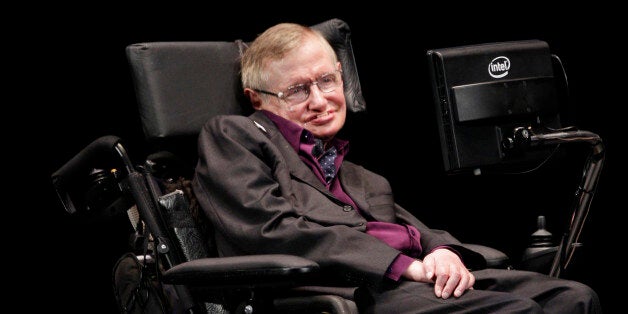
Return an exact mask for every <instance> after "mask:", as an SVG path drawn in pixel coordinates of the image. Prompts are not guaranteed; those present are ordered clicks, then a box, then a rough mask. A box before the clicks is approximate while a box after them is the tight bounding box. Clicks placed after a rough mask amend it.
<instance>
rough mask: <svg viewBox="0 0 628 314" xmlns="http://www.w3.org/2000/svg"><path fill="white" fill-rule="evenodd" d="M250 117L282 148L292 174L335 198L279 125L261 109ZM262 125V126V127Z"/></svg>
mask: <svg viewBox="0 0 628 314" xmlns="http://www.w3.org/2000/svg"><path fill="white" fill-rule="evenodd" d="M250 118H251V119H252V120H253V122H254V123H256V125H258V128H259V129H260V130H262V131H263V132H265V133H266V135H267V136H268V138H269V139H270V140H271V141H272V142H273V144H275V146H276V147H277V148H278V149H279V150H280V152H281V155H282V156H283V157H284V158H285V160H286V164H287V166H288V170H289V171H290V174H292V176H294V177H296V178H298V179H299V180H301V181H303V182H305V183H307V184H309V185H311V186H312V187H314V188H316V189H317V190H319V191H320V192H321V193H324V194H326V195H327V196H329V197H332V198H334V199H336V198H335V196H334V195H333V194H331V192H329V191H328V190H327V188H326V187H325V186H324V185H323V183H321V181H320V180H319V179H318V178H317V177H316V175H314V173H313V172H312V170H311V169H310V168H309V167H308V166H307V165H306V164H305V163H304V162H303V161H302V160H301V158H299V155H298V154H297V152H295V151H294V149H293V148H292V146H290V143H288V141H286V139H285V138H284V137H283V135H281V132H279V129H277V126H276V125H275V124H274V123H273V122H272V121H271V120H270V119H268V117H266V115H265V114H264V113H262V112H261V111H256V112H254V113H253V114H252V115H251V116H250ZM260 126H261V127H260Z"/></svg>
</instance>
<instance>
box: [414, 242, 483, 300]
mask: <svg viewBox="0 0 628 314" xmlns="http://www.w3.org/2000/svg"><path fill="white" fill-rule="evenodd" d="M403 277H404V278H406V279H410V280H414V281H418V282H426V283H432V282H433V283H434V294H435V295H436V296H437V297H439V298H443V299H447V298H449V297H450V296H451V295H452V293H453V295H454V296H455V297H459V296H461V295H462V294H463V293H464V292H465V291H466V290H467V289H473V285H474V284H475V277H474V276H473V274H471V272H469V270H468V269H467V268H466V267H465V266H464V264H463V263H462V261H461V260H460V258H459V257H458V255H457V254H456V253H454V252H452V251H450V250H448V249H445V248H443V249H437V250H434V251H433V252H432V253H430V254H428V255H426V256H425V258H424V259H423V262H421V261H415V262H414V263H412V264H410V267H408V269H406V271H404V273H403Z"/></svg>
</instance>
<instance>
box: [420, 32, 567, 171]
mask: <svg viewBox="0 0 628 314" xmlns="http://www.w3.org/2000/svg"><path fill="white" fill-rule="evenodd" d="M427 56H428V62H429V64H428V65H429V69H430V76H431V82H432V87H433V92H434V101H435V104H436V112H437V119H438V126H439V132H440V139H441V148H442V154H443V161H444V167H445V171H447V172H450V173H451V172H464V171H478V170H479V169H495V168H501V167H502V166H505V165H510V166H512V165H513V164H519V165H525V164H528V163H529V162H536V161H539V160H542V159H543V158H546V157H547V156H549V154H550V152H551V148H549V147H536V148H535V149H526V150H525V151H524V150H520V149H511V148H512V147H508V143H506V142H505V141H508V140H509V139H512V136H513V135H512V133H513V130H514V129H515V128H516V127H519V126H524V127H527V126H534V127H542V128H546V127H547V128H560V118H559V105H558V99H559V97H558V96H559V95H557V90H560V89H559V88H557V86H556V85H557V82H558V80H556V79H555V78H554V69H553V67H554V66H553V62H552V55H551V54H550V50H549V46H548V44H547V43H546V42H544V41H541V40H524V41H510V42H500V43H489V44H481V45H472V46H461V47H452V48H444V49H435V50H430V51H428V52H427Z"/></svg>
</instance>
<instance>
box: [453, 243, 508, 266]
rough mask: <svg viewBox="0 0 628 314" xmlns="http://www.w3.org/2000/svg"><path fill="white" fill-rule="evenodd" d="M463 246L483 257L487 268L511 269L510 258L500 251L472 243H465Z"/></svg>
mask: <svg viewBox="0 0 628 314" xmlns="http://www.w3.org/2000/svg"><path fill="white" fill-rule="evenodd" d="M461 246H462V247H465V248H467V249H469V250H471V251H474V252H476V253H478V254H480V255H482V257H484V260H485V261H486V268H508V267H510V258H509V257H508V256H507V255H506V254H505V253H504V252H502V251H500V250H497V249H494V248H491V247H488V246H485V245H480V244H471V243H463V244H461Z"/></svg>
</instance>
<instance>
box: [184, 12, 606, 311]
mask: <svg viewBox="0 0 628 314" xmlns="http://www.w3.org/2000/svg"><path fill="white" fill-rule="evenodd" d="M241 62H242V83H243V87H244V93H245V94H246V95H247V96H248V98H249V99H250V101H251V103H252V105H253V107H254V109H256V112H255V113H254V114H252V115H251V116H249V117H244V116H220V117H216V118H214V119H211V120H210V121H208V123H207V124H206V125H205V127H204V128H203V130H202V132H201V134H200V137H199V156H200V159H199V163H198V165H197V169H196V174H195V178H194V180H193V188H194V192H195V195H196V197H197V198H198V201H199V205H200V206H201V208H202V209H203V210H204V212H205V213H206V215H207V217H208V218H209V219H210V221H211V223H212V224H213V226H214V228H215V230H216V232H215V237H216V244H217V247H218V250H219V254H220V255H222V256H233V255H248V254H269V253H283V254H293V255H298V256H303V257H306V258H309V259H311V260H314V261H316V262H317V263H318V264H319V265H320V266H321V268H322V271H323V274H324V276H325V277H327V278H329V279H332V280H334V282H335V283H337V284H338V285H339V286H343V285H344V286H355V287H358V289H357V290H355V291H356V292H355V294H354V295H353V297H354V298H355V301H356V303H357V305H358V307H359V308H360V310H361V312H365V313H427V312H439V313H452V312H482V313H485V312H491V313H495V312H507V313H515V312H522V313H544V312H547V313H550V312H551V313H597V312H601V309H600V305H599V300H598V297H597V295H596V294H595V292H594V291H592V290H591V289H590V288H589V287H587V286H585V285H583V284H581V283H577V282H573V281H568V280H563V279H557V278H552V277H549V276H545V275H542V274H539V273H533V272H523V271H510V270H497V269H485V270H478V271H470V270H469V269H467V265H465V260H470V259H472V258H474V257H475V256H474V254H476V253H474V252H472V251H470V250H467V249H465V248H464V247H462V246H460V244H461V243H460V242H459V241H458V240H456V239H455V238H453V237H452V236H451V235H450V234H449V233H447V232H444V231H441V230H434V229H430V228H428V227H427V226H425V225H423V224H422V223H421V222H420V221H419V220H417V219H416V218H415V217H414V216H412V215H411V214H410V213H409V212H407V211H406V210H404V209H403V208H401V207H400V206H399V205H397V204H395V203H394V200H393V198H392V192H391V188H390V185H389V184H388V182H387V181H386V179H384V178H383V177H381V176H379V175H377V174H375V173H372V172H370V171H368V170H366V169H364V168H362V167H360V166H359V165H356V164H353V163H351V162H348V161H346V160H344V157H345V155H346V153H347V150H348V142H347V141H345V140H342V139H340V138H337V137H336V134H337V133H338V132H339V131H340V130H341V128H342V127H343V125H344V123H345V118H346V104H345V97H344V92H343V82H342V77H341V71H342V65H341V64H340V63H339V62H338V61H337V57H336V55H335V53H334V51H333V49H332V48H331V47H330V45H329V44H328V43H327V41H326V40H325V39H324V38H323V37H322V36H321V35H320V34H319V33H317V32H316V31H314V30H312V29H310V28H307V27H303V26H300V25H296V24H289V23H284V24H278V25H276V26H274V27H271V28H269V29H268V30H267V31H265V32H264V33H263V34H261V35H260V36H258V38H257V39H256V40H255V41H254V42H253V43H252V44H251V45H250V47H249V48H248V49H247V50H246V52H245V53H244V56H243V58H242V61H241Z"/></svg>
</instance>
